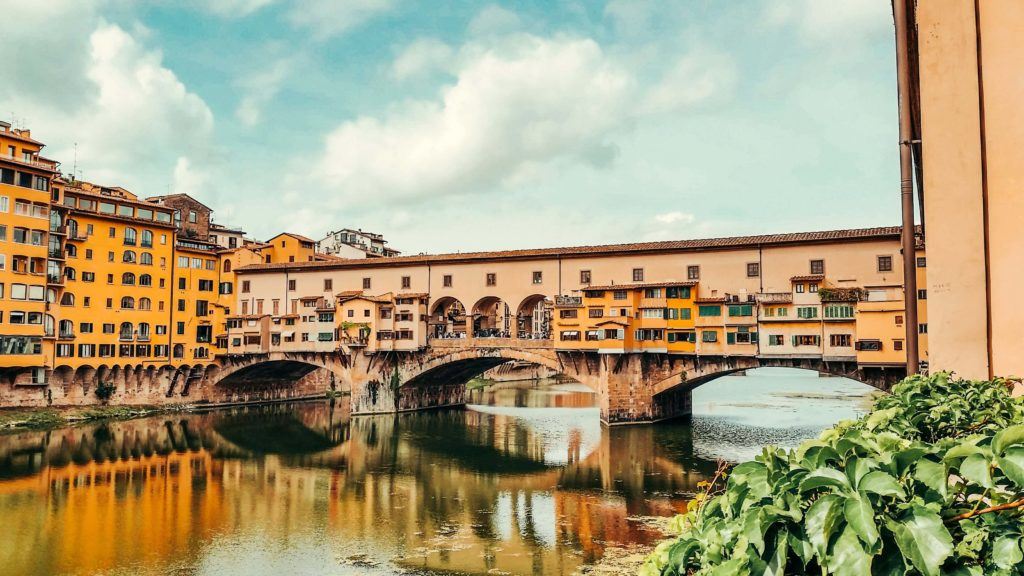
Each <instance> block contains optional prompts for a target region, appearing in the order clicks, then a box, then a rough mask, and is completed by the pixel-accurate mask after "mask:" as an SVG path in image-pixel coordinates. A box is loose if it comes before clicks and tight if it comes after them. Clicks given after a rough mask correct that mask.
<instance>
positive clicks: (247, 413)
mask: <svg viewBox="0 0 1024 576" xmlns="http://www.w3.org/2000/svg"><path fill="white" fill-rule="evenodd" d="M211 428H212V429H213V431H214V432H216V433H217V435H218V436H220V437H221V438H222V439H223V440H226V441H227V442H229V443H231V444H232V445H234V446H235V447H237V448H241V449H242V450H245V451H247V452H250V453H253V454H280V455H306V454H316V453H319V452H324V451H326V450H330V449H332V448H334V447H336V446H339V445H340V444H341V443H342V442H343V439H344V436H345V435H344V434H339V433H336V431H335V430H334V429H333V427H331V426H327V427H324V426H316V425H315V424H312V425H311V423H309V422H305V421H303V419H301V418H300V417H298V416H297V415H296V412H295V410H293V409H292V408H291V407H288V406H283V405H278V404H275V405H267V406H256V407H252V408H250V409H243V410H237V411H233V412H231V413H228V414H225V415H223V416H221V417H219V418H217V419H216V420H215V421H214V423H213V425H212V427H211Z"/></svg>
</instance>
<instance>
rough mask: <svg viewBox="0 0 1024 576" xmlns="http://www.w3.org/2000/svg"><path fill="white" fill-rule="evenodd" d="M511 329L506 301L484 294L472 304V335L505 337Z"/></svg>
mask: <svg viewBox="0 0 1024 576" xmlns="http://www.w3.org/2000/svg"><path fill="white" fill-rule="evenodd" d="M511 330H512V315H511V313H510V311H509V307H508V303H507V302H505V301H504V300H502V299H501V298H499V297H497V296H484V297H483V298H481V299H479V300H477V302H476V304H474V305H473V337H474V338H481V337H484V338H486V337H496V336H497V337H505V338H507V337H508V336H509V333H510V331H511Z"/></svg>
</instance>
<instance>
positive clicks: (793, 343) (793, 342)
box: [793, 336, 796, 347]
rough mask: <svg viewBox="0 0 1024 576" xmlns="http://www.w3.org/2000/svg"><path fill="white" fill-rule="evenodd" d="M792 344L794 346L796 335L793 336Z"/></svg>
mask: <svg viewBox="0 0 1024 576" xmlns="http://www.w3.org/2000/svg"><path fill="white" fill-rule="evenodd" d="M793 346H794V347H795V346H796V336H793Z"/></svg>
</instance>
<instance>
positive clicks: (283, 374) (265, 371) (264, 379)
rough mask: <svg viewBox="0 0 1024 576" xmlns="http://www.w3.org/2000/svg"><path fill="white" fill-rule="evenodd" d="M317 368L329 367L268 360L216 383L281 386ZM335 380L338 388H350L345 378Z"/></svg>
mask: <svg viewBox="0 0 1024 576" xmlns="http://www.w3.org/2000/svg"><path fill="white" fill-rule="evenodd" d="M317 370H328V368H326V367H324V366H320V365H317V364H311V363H308V362H302V361H300V360H266V361H262V362H257V363H255V364H250V365H248V366H243V367H241V368H239V369H237V370H235V371H233V372H230V373H228V374H226V375H224V376H223V377H222V378H219V379H218V380H216V385H217V386H222V387H232V386H240V385H245V386H249V387H270V386H280V385H281V384H282V383H294V382H297V381H299V380H301V379H302V378H305V377H306V376H308V375H310V374H312V373H313V372H316V371H317ZM223 371H224V370H223V369H217V370H215V371H213V373H212V375H213V376H214V377H219V376H220V374H221V373H222V372H223ZM332 374H333V372H332ZM334 382H335V383H336V386H337V387H338V389H340V390H347V389H348V386H347V385H346V384H345V380H344V379H342V378H335V379H334Z"/></svg>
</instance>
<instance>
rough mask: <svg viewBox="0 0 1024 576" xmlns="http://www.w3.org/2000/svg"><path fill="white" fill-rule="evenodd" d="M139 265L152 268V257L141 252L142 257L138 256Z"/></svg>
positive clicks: (147, 253)
mask: <svg viewBox="0 0 1024 576" xmlns="http://www.w3.org/2000/svg"><path fill="white" fill-rule="evenodd" d="M139 264H144V265H146V266H152V265H153V255H152V254H150V253H149V252H143V253H142V255H141V256H139Z"/></svg>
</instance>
